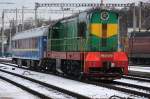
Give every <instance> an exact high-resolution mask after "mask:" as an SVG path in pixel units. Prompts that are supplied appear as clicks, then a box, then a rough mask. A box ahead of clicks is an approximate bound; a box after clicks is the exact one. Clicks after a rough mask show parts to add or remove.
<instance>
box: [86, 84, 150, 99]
mask: <svg viewBox="0 0 150 99" xmlns="http://www.w3.org/2000/svg"><path fill="white" fill-rule="evenodd" d="M86 83H89V84H94V85H97V86H103V87H106V88H109V89H114V90H118V91H121V92H125V93H130V94H133V95H137V96H141V97H147V98H150V93H144V92H140V91H136V90H133V89H131V88H127V87H132V88H137V89H139V90H146V91H149V88H147V87H143V86H137V85H133V84H128V83H121V82H114V81H113V82H112V83H113V84H110V83H109V84H106V83H100V82H91V81H88V82H86ZM116 84H118V85H116ZM120 86H124V87H120ZM143 88H146V89H143Z"/></svg>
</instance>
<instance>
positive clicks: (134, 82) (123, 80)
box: [115, 78, 150, 87]
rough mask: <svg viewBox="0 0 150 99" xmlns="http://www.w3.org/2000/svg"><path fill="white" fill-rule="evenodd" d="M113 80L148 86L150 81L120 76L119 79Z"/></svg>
mask: <svg viewBox="0 0 150 99" xmlns="http://www.w3.org/2000/svg"><path fill="white" fill-rule="evenodd" d="M115 81H118V82H126V83H130V84H134V85H140V86H144V87H150V83H148V82H144V81H139V80H131V79H125V78H121V79H117V80H115Z"/></svg>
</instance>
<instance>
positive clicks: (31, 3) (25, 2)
mask: <svg viewBox="0 0 150 99" xmlns="http://www.w3.org/2000/svg"><path fill="white" fill-rule="evenodd" d="M139 1H141V0H104V3H133V2H135V3H138V2H139ZM142 1H145V2H146V1H148V0H142ZM149 1H150V0H149ZM3 2H9V3H15V4H10V5H6V4H2V3H3ZM35 2H38V3H100V2H101V0H0V27H1V16H2V15H1V11H2V10H3V9H15V8H18V9H21V8H22V6H25V7H26V9H29V8H31V9H34V7H35ZM47 9H48V8H47ZM80 10H81V9H80ZM65 15H67V14H65ZM62 16H63V14H61V15H58V14H52V13H42V14H40V13H38V17H40V18H45V19H48V18H51V19H58V18H61V17H62ZM15 17H16V14H15V13H6V14H5V23H6V25H7V26H8V24H9V20H12V19H15ZM24 17H25V20H26V19H33V20H34V13H32V14H31V13H30V14H27V13H25V15H24ZM21 18H22V14H21V13H20V14H18V23H21V22H22V21H21Z"/></svg>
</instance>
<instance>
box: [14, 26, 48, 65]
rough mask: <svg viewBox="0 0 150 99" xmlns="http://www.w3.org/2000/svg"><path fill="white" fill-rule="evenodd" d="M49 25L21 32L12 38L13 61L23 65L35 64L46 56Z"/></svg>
mask: <svg viewBox="0 0 150 99" xmlns="http://www.w3.org/2000/svg"><path fill="white" fill-rule="evenodd" d="M47 32H48V27H40V28H35V29H31V30H27V31H23V32H21V33H17V34H15V35H14V36H13V38H12V57H13V62H15V63H17V64H18V65H19V66H21V65H28V66H29V65H35V64H38V63H39V61H40V60H41V59H43V58H44V52H45V53H46V46H47Z"/></svg>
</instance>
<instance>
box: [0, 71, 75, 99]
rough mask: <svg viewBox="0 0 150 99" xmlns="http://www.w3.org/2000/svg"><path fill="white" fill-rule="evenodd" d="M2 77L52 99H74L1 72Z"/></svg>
mask: <svg viewBox="0 0 150 99" xmlns="http://www.w3.org/2000/svg"><path fill="white" fill-rule="evenodd" d="M0 76H3V77H7V78H8V79H10V80H13V81H15V82H17V83H19V84H21V85H23V86H26V87H28V88H30V89H32V90H34V91H37V92H39V93H42V94H44V95H46V96H48V97H51V98H53V99H60V98H62V99H73V97H70V96H68V95H65V94H63V93H60V92H58V91H56V90H53V89H50V88H47V87H44V86H42V85H40V84H37V83H34V82H31V81H28V80H25V79H23V78H20V77H16V76H13V75H10V74H7V73H4V72H0Z"/></svg>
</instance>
